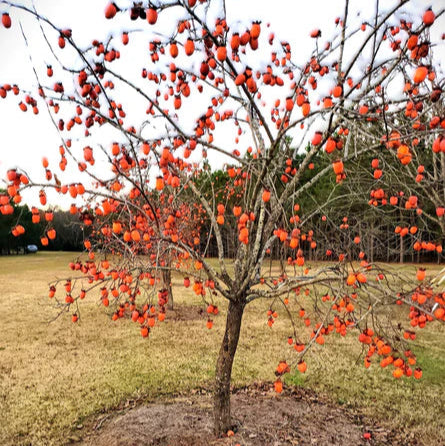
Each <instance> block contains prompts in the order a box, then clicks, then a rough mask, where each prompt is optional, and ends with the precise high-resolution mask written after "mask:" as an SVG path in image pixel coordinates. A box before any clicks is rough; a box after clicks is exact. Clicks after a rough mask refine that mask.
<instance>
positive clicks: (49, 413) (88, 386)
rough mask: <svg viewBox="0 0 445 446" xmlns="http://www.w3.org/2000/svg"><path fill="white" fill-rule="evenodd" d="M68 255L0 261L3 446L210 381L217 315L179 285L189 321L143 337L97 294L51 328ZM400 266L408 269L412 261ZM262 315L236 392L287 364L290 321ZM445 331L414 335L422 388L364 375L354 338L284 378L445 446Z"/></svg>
mask: <svg viewBox="0 0 445 446" xmlns="http://www.w3.org/2000/svg"><path fill="white" fill-rule="evenodd" d="M72 258H73V254H72V253H38V254H36V255H29V256H18V257H15V256H11V257H0V307H1V311H0V413H1V414H2V423H1V427H0V444H1V445H5V446H6V445H31V444H32V445H59V444H64V443H65V442H68V440H69V438H70V437H71V436H72V435H76V436H82V432H83V430H84V429H86V427H83V428H82V426H86V425H87V424H88V423H87V422H86V420H89V419H91V417H93V416H97V415H98V414H99V413H101V412H103V411H106V410H109V409H111V408H113V407H116V406H118V405H119V404H120V403H122V402H123V401H126V400H127V399H135V398H144V399H147V400H151V399H155V398H159V397H161V396H167V397H168V396H169V395H174V394H177V393H180V392H188V391H191V390H193V389H198V388H202V387H210V385H211V382H212V377H213V373H214V371H213V369H214V363H215V358H216V353H217V350H218V346H219V342H220V340H221V337H222V330H223V325H224V321H223V317H222V316H218V317H216V318H215V324H214V328H213V329H212V330H207V329H206V327H205V323H206V319H205V318H204V316H200V315H199V314H198V311H197V308H196V306H197V305H199V304H200V301H199V300H198V299H197V298H196V297H195V296H193V295H192V293H191V292H190V291H189V290H185V289H184V288H183V287H182V286H180V279H179V278H174V288H175V291H176V292H175V299H176V300H175V303H176V304H177V305H180V306H182V307H183V306H189V307H192V308H190V309H189V310H187V312H186V313H187V315H188V317H186V318H184V320H171V319H169V317H168V313H167V319H166V321H165V322H164V323H163V324H160V325H159V326H158V327H156V328H155V329H154V331H153V332H152V334H151V335H150V339H149V340H145V339H142V338H141V336H140V335H139V330H138V327H137V326H136V325H135V324H133V323H132V322H131V321H128V320H119V321H117V322H113V321H112V320H111V319H110V317H109V316H108V315H107V314H106V313H105V311H104V309H103V307H100V308H98V307H99V302H98V301H95V300H94V299H92V297H90V298H87V299H85V302H84V305H83V308H82V319H81V321H80V322H79V323H78V324H73V323H71V321H70V315H68V314H66V315H62V316H61V317H59V318H57V319H56V320H54V321H52V322H51V323H48V322H49V321H50V320H52V319H54V316H55V315H56V313H55V310H54V309H53V308H52V307H51V302H50V300H49V299H48V296H47V292H48V282H50V281H51V280H53V279H54V278H56V277H58V278H63V277H65V276H66V275H67V273H68V269H67V264H68V262H69V261H70V260H72ZM404 268H407V269H412V270H413V271H415V267H414V266H412V265H411V266H410V265H407V266H404ZM433 268H437V267H434V266H433ZM291 305H292V302H291ZM220 306H221V308H223V307H224V303H223V302H221V305H220ZM193 307H194V308H193ZM266 310H267V307H266V304H264V303H261V302H258V303H254V304H253V305H251V306H250V307H248V309H247V311H246V315H245V319H244V320H243V330H242V336H241V340H240V347H239V350H238V353H237V357H236V359H235V365H234V373H233V382H234V384H235V385H236V386H241V385H245V384H249V383H252V382H254V381H269V382H272V381H273V380H274V379H275V376H274V370H275V367H276V365H277V363H278V361H279V360H281V359H285V358H287V359H292V350H291V349H289V348H288V346H287V344H286V339H287V336H288V335H289V334H290V333H289V324H287V323H286V320H285V318H284V316H283V317H281V316H280V317H279V318H278V319H277V322H276V323H275V324H274V326H273V328H272V329H269V327H267V325H266V316H265V312H266ZM222 313H223V312H222ZM444 335H445V327H444V326H443V325H440V324H437V323H435V324H430V326H429V328H427V329H426V330H425V331H424V332H423V333H422V335H421V336H418V338H417V340H416V343H415V345H414V346H413V349H414V351H415V352H416V354H417V356H418V362H419V364H420V365H421V366H422V368H423V369H424V377H423V379H422V380H421V381H415V380H406V379H401V380H398V381H395V380H394V379H393V378H392V376H391V374H390V372H389V371H388V370H380V369H379V367H377V366H373V367H371V368H370V369H368V370H366V369H365V368H364V367H363V366H362V358H361V356H360V346H359V345H358V343H357V342H355V340H354V342H352V341H353V339H352V338H350V337H347V338H339V337H337V336H332V337H329V338H328V339H327V340H326V344H325V345H324V346H323V347H320V346H317V347H316V348H314V350H313V352H312V353H311V354H310V355H309V356H308V358H307V362H308V371H307V373H306V374H305V375H304V376H302V375H300V374H295V375H294V374H290V375H288V377H287V383H288V384H292V383H293V384H298V385H303V386H307V387H310V388H312V389H315V390H317V391H320V392H323V393H325V394H327V395H329V396H330V397H331V398H332V400H333V401H335V402H337V403H339V404H343V405H345V406H350V407H354V408H355V409H356V410H359V411H360V412H361V413H363V414H364V415H367V416H369V417H371V418H372V417H374V418H375V419H377V420H380V421H381V422H382V423H384V424H385V425H386V426H389V427H398V428H403V429H409V430H410V431H411V432H412V433H413V434H414V435H418V436H420V437H421V438H422V439H423V441H424V442H425V444H428V445H432V444H445V420H444V419H443V413H444V411H445V391H444V390H445V344H444V343H443V339H444ZM297 373H298V372H297Z"/></svg>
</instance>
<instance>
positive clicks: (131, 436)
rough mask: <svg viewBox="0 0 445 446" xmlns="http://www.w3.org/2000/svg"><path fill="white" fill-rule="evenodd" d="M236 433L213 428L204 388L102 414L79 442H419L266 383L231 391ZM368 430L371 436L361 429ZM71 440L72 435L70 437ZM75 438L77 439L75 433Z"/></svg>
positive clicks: (223, 445) (166, 445)
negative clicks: (220, 435) (218, 433)
mask: <svg viewBox="0 0 445 446" xmlns="http://www.w3.org/2000/svg"><path fill="white" fill-rule="evenodd" d="M232 416H233V421H234V428H233V430H234V431H235V435H234V436H233V437H225V438H216V437H215V436H214V435H213V434H212V413H211V396H210V394H209V393H208V392H206V391H203V392H199V393H197V394H194V395H189V396H187V397H185V396H182V397H178V398H175V399H173V400H168V401H165V402H156V403H153V404H146V405H138V406H137V407H134V408H131V409H123V410H121V411H120V413H108V414H106V415H105V416H104V415H102V416H101V417H100V418H99V419H98V420H96V422H95V423H94V425H92V426H91V429H90V434H88V435H87V436H86V437H85V438H84V439H83V440H81V441H80V443H77V444H80V445H82V446H93V445H94V446H142V445H143V446H154V445H156V446H211V445H212V446H228V445H231V446H234V445H236V444H238V443H239V444H240V445H241V446H281V445H293V446H295V445H317V446H321V445H323V446H324V445H326V446H327V445H329V446H332V445H342V446H358V445H373V446H377V445H417V444H418V443H417V442H416V441H415V440H414V439H413V438H410V436H409V434H407V433H404V432H395V431H390V430H388V429H384V428H382V427H381V426H379V425H377V424H376V423H372V424H369V423H367V422H366V420H365V419H364V418H363V417H362V416H360V415H359V414H357V413H355V412H354V411H352V410H351V409H347V408H344V407H342V406H339V405H334V404H332V403H331V402H329V401H328V400H327V399H324V398H322V397H319V396H317V395H316V394H315V393H314V392H312V391H309V390H306V389H293V390H285V391H284V392H283V393H282V394H281V395H276V394H275V392H274V391H273V390H272V389H271V386H270V385H253V386H250V387H248V388H243V389H239V390H236V391H234V393H233V395H232ZM365 432H369V433H370V434H371V439H370V440H367V439H365V438H364V436H363V434H364V433H365ZM71 440H72V441H73V440H74V438H72V439H71ZM76 440H77V439H76Z"/></svg>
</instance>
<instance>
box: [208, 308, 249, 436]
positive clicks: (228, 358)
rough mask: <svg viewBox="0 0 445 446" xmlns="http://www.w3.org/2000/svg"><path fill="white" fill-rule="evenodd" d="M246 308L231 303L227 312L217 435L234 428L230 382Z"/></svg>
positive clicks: (216, 412)
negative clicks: (231, 414) (231, 415)
mask: <svg viewBox="0 0 445 446" xmlns="http://www.w3.org/2000/svg"><path fill="white" fill-rule="evenodd" d="M244 306H245V303H244V302H243V301H237V302H232V301H231V302H230V303H229V309H228V310H227V319H226V330H225V333H224V338H223V341H222V344H221V348H220V350H219V355H218V360H217V362H216V373H215V391H214V392H215V393H214V402H213V414H214V431H215V434H216V435H221V434H223V433H226V432H227V431H228V430H229V429H231V427H232V425H231V417H230V382H231V376H232V365H233V359H234V358H235V353H236V348H237V346H238V340H239V335H240V330H241V320H242V318H243V313H244Z"/></svg>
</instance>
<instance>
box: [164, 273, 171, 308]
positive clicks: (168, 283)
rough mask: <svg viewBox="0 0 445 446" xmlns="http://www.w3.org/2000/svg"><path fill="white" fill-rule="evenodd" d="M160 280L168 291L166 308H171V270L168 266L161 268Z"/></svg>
mask: <svg viewBox="0 0 445 446" xmlns="http://www.w3.org/2000/svg"><path fill="white" fill-rule="evenodd" d="M162 282H163V285H164V288H165V289H166V290H167V292H168V308H169V309H170V310H173V291H172V272H171V269H170V268H165V269H163V270H162Z"/></svg>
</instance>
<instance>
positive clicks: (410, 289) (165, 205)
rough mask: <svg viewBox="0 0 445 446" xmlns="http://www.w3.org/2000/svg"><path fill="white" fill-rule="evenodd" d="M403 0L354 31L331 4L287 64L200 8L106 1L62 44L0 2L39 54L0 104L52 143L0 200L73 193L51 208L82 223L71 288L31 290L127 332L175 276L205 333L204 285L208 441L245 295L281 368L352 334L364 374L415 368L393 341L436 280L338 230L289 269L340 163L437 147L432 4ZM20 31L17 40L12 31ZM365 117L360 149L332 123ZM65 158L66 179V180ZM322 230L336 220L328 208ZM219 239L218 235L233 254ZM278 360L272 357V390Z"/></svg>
mask: <svg viewBox="0 0 445 446" xmlns="http://www.w3.org/2000/svg"><path fill="white" fill-rule="evenodd" d="M409 3H410V2H409V1H407V0H402V1H398V2H394V3H393V4H392V5H390V6H388V5H386V6H385V9H384V10H383V9H381V8H380V7H379V2H376V8H375V14H374V16H372V17H369V18H368V20H366V21H364V22H363V23H359V24H357V21H356V20H355V18H351V17H350V10H349V9H350V3H349V1H348V0H346V1H345V4H344V7H343V10H342V11H341V14H340V16H339V17H338V18H336V19H335V24H336V30H337V31H336V32H335V33H334V34H333V35H332V36H331V39H330V40H326V41H325V40H324V34H322V31H321V30H318V29H316V30H314V31H313V32H312V33H311V35H310V37H309V36H308V40H310V39H311V40H310V44H311V45H313V47H314V49H313V52H312V55H311V56H310V57H309V59H308V60H298V48H295V47H292V45H291V44H290V43H289V42H286V41H282V40H280V38H279V36H277V37H276V36H275V34H274V33H273V32H271V31H270V30H269V29H268V25H267V24H265V23H260V22H258V21H255V20H251V21H249V23H244V24H240V23H239V22H236V21H231V20H230V19H229V17H231V16H229V15H227V11H226V4H225V2H224V1H219V0H210V1H207V0H199V1H197V0H171V1H152V2H150V3H149V4H147V3H146V2H140V3H132V2H126V1H122V2H119V4H118V5H117V4H115V3H108V4H107V5H106V7H105V17H106V19H108V20H109V26H110V32H109V33H108V35H107V36H94V37H95V38H94V40H92V42H91V44H90V45H89V46H87V47H82V46H80V45H78V44H77V43H76V35H75V31H74V32H73V31H71V30H69V29H60V28H59V27H58V26H57V24H56V23H55V21H53V20H52V19H51V18H48V17H44V16H42V15H41V14H39V12H38V11H37V10H35V9H31V8H28V7H27V6H24V5H21V4H15V3H13V2H9V1H5V0H2V1H0V5H2V8H4V9H5V12H3V16H2V23H3V27H5V28H7V29H9V28H10V27H12V26H14V13H15V11H16V10H22V11H24V12H26V13H28V14H30V15H31V16H33V17H34V18H35V19H36V21H37V23H38V25H39V26H40V28H41V32H42V33H43V35H44V38H45V41H46V43H47V45H48V57H51V58H52V59H53V60H54V63H52V64H51V66H50V65H48V66H45V67H41V66H34V73H35V79H34V81H35V83H36V91H32V90H31V89H28V88H29V87H27V86H21V85H15V84H13V83H12V85H11V84H4V85H3V86H2V87H1V88H0V97H1V98H4V99H5V100H7V101H18V106H19V108H20V110H22V111H23V112H27V113H30V112H32V111H33V112H34V113H36V114H37V113H39V111H40V110H44V109H46V111H47V112H48V114H49V116H50V117H51V120H52V122H53V124H54V127H55V129H56V131H57V132H58V134H59V135H60V145H59V147H56V148H55V149H54V150H56V151H57V152H58V154H59V155H58V156H59V160H60V161H59V165H58V166H57V165H51V164H50V163H49V161H48V159H47V156H48V154H42V156H43V159H42V165H43V176H44V179H43V180H39V175H38V172H32V173H27V172H24V171H23V170H21V169H20V168H19V167H18V168H12V169H11V170H9V171H8V174H7V179H6V181H7V193H8V197H9V199H10V200H13V201H14V202H20V197H21V191H23V190H26V189H35V190H36V193H37V194H38V195H39V197H40V203H41V205H42V206H46V204H47V203H46V202H47V191H48V190H50V189H53V190H55V191H56V192H58V193H59V194H60V195H61V196H62V197H63V196H68V197H69V196H70V197H71V199H72V200H76V201H75V203H74V204H72V205H71V208H70V210H71V212H72V213H73V214H76V215H78V216H79V218H80V220H81V222H82V224H83V225H84V227H85V230H84V233H85V235H86V238H85V241H84V245H85V249H86V250H87V252H88V260H86V261H81V260H80V259H78V260H77V261H74V262H72V264H71V265H70V266H71V268H72V269H73V270H74V271H81V272H82V273H84V275H85V277H86V278H87V281H88V283H89V285H88V287H82V285H81V284H82V283H83V282H81V281H80V280H79V279H78V278H77V279H76V278H74V277H73V278H68V279H67V280H64V281H62V282H63V283H62V282H56V283H54V284H51V288H50V297H53V298H55V299H58V302H59V310H60V311H67V312H70V313H71V314H72V320H73V321H74V322H76V321H77V320H78V319H79V317H80V315H81V313H80V312H81V301H82V300H83V299H84V298H85V297H86V296H88V295H90V294H91V295H97V294H96V290H97V292H99V294H100V299H101V301H102V303H103V305H104V306H106V307H109V308H112V317H113V319H119V318H123V317H124V316H126V315H128V316H130V317H131V318H132V319H133V321H135V322H138V323H139V324H140V331H141V335H142V336H144V337H148V336H149V333H150V332H151V331H152V330H153V328H154V327H155V326H156V324H157V323H158V322H162V321H163V320H164V319H165V317H166V314H167V317H168V312H167V313H166V304H167V301H168V291H167V290H166V286H165V282H168V280H169V279H168V274H167V276H166V275H164V276H163V273H165V272H167V273H170V272H171V271H175V274H180V275H182V276H183V277H184V286H186V287H188V286H192V287H193V291H194V292H195V293H196V294H197V295H198V296H200V297H201V298H202V300H203V303H204V305H205V306H206V310H207V313H208V315H209V317H208V321H207V327H208V328H211V327H212V324H213V322H214V316H215V315H216V314H217V313H218V312H219V309H218V307H217V304H216V300H215V298H216V296H219V297H221V298H224V299H225V300H226V301H227V310H226V322H225V333H224V336H223V339H222V342H221V347H220V350H219V354H218V358H217V361H216V371H215V387H214V415H215V432H216V433H218V434H220V433H223V432H225V431H227V429H229V428H230V427H231V413H230V381H231V371H232V364H233V361H234V358H235V353H236V350H237V346H238V340H239V336H240V331H241V325H242V318H243V314H244V311H245V309H246V307H247V306H248V305H249V304H251V303H252V302H254V301H257V300H263V301H265V305H266V309H265V310H266V311H267V313H266V317H265V322H267V324H268V325H269V327H272V326H273V323H274V321H275V319H276V318H277V317H278V315H279V314H281V311H282V312H283V314H284V315H286V316H288V317H289V320H290V325H289V326H290V336H289V338H288V339H287V340H286V341H287V342H288V344H289V345H291V346H292V347H293V349H294V350H295V357H294V358H293V363H294V364H296V367H297V369H298V370H299V371H300V372H301V373H304V372H305V370H306V367H307V366H306V362H305V360H304V357H305V355H306V353H307V351H308V350H309V349H310V348H311V347H312V346H313V345H315V344H319V345H323V344H324V342H325V338H326V336H328V335H331V334H332V333H335V332H336V333H338V334H340V335H342V336H344V335H346V334H347V332H348V331H351V330H355V331H356V332H357V333H358V340H359V342H361V343H362V344H363V345H364V346H365V347H366V348H367V354H366V357H365V366H366V367H369V366H370V364H371V360H372V358H373V357H374V355H375V356H380V357H381V366H382V367H386V366H388V365H391V366H392V367H393V374H394V376H395V377H396V378H400V377H401V376H403V375H405V376H411V375H414V376H415V377H416V378H420V376H421V373H422V372H421V370H420V369H419V368H416V369H415V370H414V371H413V368H412V367H413V366H414V364H415V363H416V360H415V356H414V354H413V353H412V352H411V351H410V350H409V348H407V347H406V344H405V343H406V342H407V341H409V339H410V338H413V336H414V335H413V330H414V327H421V328H422V327H424V326H425V324H426V323H428V322H431V321H433V320H434V319H439V320H445V300H444V295H443V293H442V292H441V291H440V288H438V287H437V282H435V283H436V285H435V283H433V281H432V280H429V279H428V280H427V279H426V278H425V274H424V271H420V270H419V272H418V274H417V276H415V275H414V274H413V275H412V277H410V276H402V275H397V276H396V274H394V273H388V272H385V271H384V270H383V269H382V268H381V267H379V266H378V265H373V264H370V263H368V262H367V261H366V260H365V254H364V253H361V252H360V253H358V252H356V251H354V250H349V251H348V250H346V249H345V246H346V245H345V243H346V242H347V241H348V243H356V244H357V239H356V237H357V235H356V234H352V233H351V232H345V233H344V235H343V236H342V237H341V238H339V239H338V240H337V242H340V243H337V242H336V241H335V240H333V241H332V244H333V247H332V249H333V252H334V251H335V263H329V264H326V265H322V266H320V267H317V268H314V269H313V270H311V269H309V268H307V265H306V260H307V259H306V258H307V257H308V252H310V250H314V249H316V246H317V237H318V234H317V233H315V232H314V229H313V228H312V227H310V224H311V222H312V221H313V219H314V215H316V214H317V213H318V214H319V218H320V219H321V220H320V221H321V224H320V225H319V226H318V227H319V228H323V226H322V223H323V221H324V220H323V209H324V208H326V207H329V206H335V204H336V200H335V199H336V198H338V197H336V194H335V191H336V190H337V189H338V187H339V185H340V184H341V183H342V182H345V181H346V182H347V181H348V178H347V177H348V168H349V167H348V166H353V164H352V163H351V160H353V159H355V158H357V157H360V156H367V154H369V152H370V151H372V150H376V149H377V148H380V147H382V141H383V144H384V145H386V146H388V149H387V150H389V149H391V150H396V151H397V153H398V154H399V155H400V156H399V157H398V160H399V161H400V163H401V165H404V164H405V162H406V161H407V160H408V159H410V160H411V158H412V154H413V151H414V147H415V146H416V144H417V141H425V140H429V139H434V140H435V141H436V140H439V143H438V144H439V148H441V145H443V144H442V140H443V135H442V133H443V127H444V126H443V123H444V120H443V118H444V117H443V115H441V116H439V122H438V123H437V122H436V121H437V119H436V117H434V122H435V124H434V125H432V121H433V118H432V117H431V113H430V110H431V107H433V105H432V104H433V103H436V104H437V101H439V100H440V99H441V97H442V96H441V95H442V87H443V82H444V81H443V75H442V73H440V72H437V71H436V64H435V63H434V54H435V53H434V51H436V50H437V48H434V47H433V44H432V43H431V36H430V34H431V33H430V31H431V29H433V28H434V27H435V26H436V25H437V21H438V18H440V16H441V15H442V14H443V10H442V11H432V10H427V11H423V12H422V14H421V15H420V16H419V17H417V16H412V15H410V14H408V12H407V11H408V10H407V9H406V8H407V7H408V6H409ZM234 14H235V15H236V12H235V13H234ZM118 17H121V18H122V17H124V18H125V17H126V19H125V20H127V23H128V30H127V31H123V32H122V31H121V30H120V31H118V32H116V31H115V32H113V23H114V21H115V20H116V19H117V18H118ZM253 19H254V18H253ZM132 22H136V23H137V24H138V28H137V29H135V28H134V27H133V26H131V23H132ZM167 23H169V24H171V23H174V24H175V26H174V27H173V28H172V27H171V26H166V24H167ZM141 27H142V31H141ZM166 29H170V30H171V29H173V30H172V31H171V32H169V33H167V32H166V31H165V30H166ZM22 34H23V37H24V39H25V41H27V33H26V29H23V30H22ZM141 42H142V43H141ZM147 45H148V52H147ZM73 61H75V62H73ZM405 81H409V82H410V85H411V87H410V88H409V89H408V88H407V87H405V88H404V84H405ZM320 91H321V93H320ZM413 102H415V103H416V104H422V106H418V107H416V110H417V114H416V116H415V117H411V118H412V119H411V120H409V119H408V120H407V121H406V122H405V123H404V125H403V126H401V127H400V128H399V120H398V116H399V115H400V113H401V112H403V111H405V110H407V109H409V108H410V105H409V104H410V103H413ZM440 113H443V110H442V111H440ZM435 116H436V115H435ZM418 122H419V123H420V124H418ZM369 123H372V124H375V123H378V124H379V126H378V127H376V126H374V127H373V128H374V129H378V131H377V130H376V131H373V132H365V133H364V137H365V138H366V144H365V145H363V146H361V147H357V148H356V150H352V149H351V147H350V135H351V133H352V132H353V131H355V129H356V127H360V126H361V127H360V128H362V129H363V128H365V127H366V125H367V124H369ZM107 129H109V130H107ZM436 145H437V144H436ZM443 155H444V154H443V153H441V156H443ZM442 159H443V158H442ZM72 166H74V168H75V169H78V172H77V174H75V177H73V176H69V175H68V170H69V169H70V168H71V167H72ZM212 166H214V168H215V169H221V168H222V169H223V170H224V181H217V180H216V178H214V173H212V171H211V169H212ZM351 168H352V167H351ZM206 178H207V179H206ZM320 181H325V182H326V185H327V186H328V187H326V188H325V189H327V190H328V193H327V194H326V197H324V198H323V200H324V201H323V203H319V204H318V207H319V208H320V209H316V211H317V212H315V213H312V214H313V215H312V214H311V215H306V214H305V209H303V208H302V207H301V205H300V201H301V200H303V199H304V198H305V197H307V196H308V194H310V193H311V190H312V189H311V188H312V187H313V186H314V185H315V184H317V183H318V182H320ZM376 181H377V179H376ZM407 181H408V180H407ZM209 191H211V193H209ZM377 191H378V192H377ZM9 199H8V200H6V201H8V202H7V203H6V202H5V203H3V202H2V206H3V208H2V209H4V207H5V206H6V207H7V206H10V205H9ZM319 199H320V198H319ZM346 199H347V198H346ZM373 199H374V200H375V201H377V202H378V203H382V204H383V200H386V199H387V197H386V193H385V191H383V190H382V191H381V192H380V189H376V191H374V194H373ZM410 205H412V207H413V208H417V203H412V204H410ZM8 210H9V207H8ZM416 215H418V214H416ZM17 224H19V222H17ZM341 224H342V225H343V228H342V229H347V228H348V216H344V219H343V220H342V223H341ZM16 228H17V226H16ZM205 228H207V229H206V230H205ZM45 231H46V233H45V234H43V235H42V241H43V242H44V243H51V240H52V239H54V237H56V234H55V231H54V229H53V228H52V227H51V222H50V221H48V227H47V228H46V230H45ZM224 231H225V232H224ZM223 233H226V234H234V237H236V244H235V245H234V248H233V250H234V252H233V253H232V252H231V253H230V254H229V252H228V250H227V244H226V243H224V239H223ZM17 235H19V234H17ZM354 240H355V241H354ZM334 245H335V246H334ZM210 246H216V251H217V256H216V257H217V259H216V264H215V263H214V262H212V261H210V260H209V258H208V253H209V247H210ZM272 252H275V253H276V255H277V256H279V257H280V260H281V261H280V268H279V271H278V272H276V269H275V268H266V266H267V261H268V258H269V256H270V254H271V253H272ZM331 254H332V253H331ZM356 255H357V257H355V256H356ZM333 257H334V256H331V257H330V258H333ZM356 260H357V261H358V262H354V261H356ZM61 295H62V298H61ZM401 304H405V305H407V306H408V307H409V308H410V311H409V321H410V322H409V324H410V325H409V327H408V329H407V330H404V329H403V328H400V327H401V325H400V324H399V323H398V321H397V322H396V321H394V320H392V319H391V317H385V315H386V316H387V315H388V312H387V311H385V310H386V309H387V308H388V307H389V305H401ZM279 312H280V313H279ZM299 318H301V319H302V320H303V321H304V323H303V324H298V323H297V320H298V319H299ZM300 325H301V328H300ZM266 328H267V327H266ZM290 365H292V364H291V363H290V362H289V364H288V362H287V361H282V362H280V364H279V365H278V367H277V370H276V375H277V380H276V382H275V389H276V390H277V391H278V392H280V391H281V389H282V381H281V376H282V375H284V374H285V373H287V372H289V370H290Z"/></svg>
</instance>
